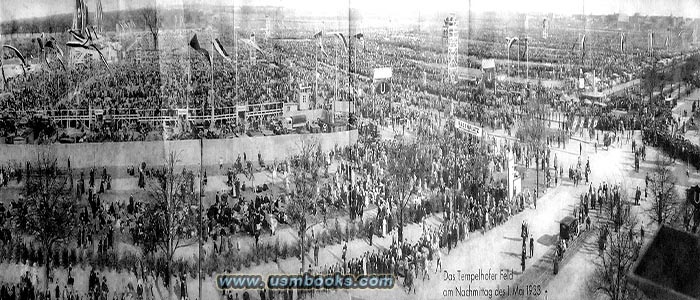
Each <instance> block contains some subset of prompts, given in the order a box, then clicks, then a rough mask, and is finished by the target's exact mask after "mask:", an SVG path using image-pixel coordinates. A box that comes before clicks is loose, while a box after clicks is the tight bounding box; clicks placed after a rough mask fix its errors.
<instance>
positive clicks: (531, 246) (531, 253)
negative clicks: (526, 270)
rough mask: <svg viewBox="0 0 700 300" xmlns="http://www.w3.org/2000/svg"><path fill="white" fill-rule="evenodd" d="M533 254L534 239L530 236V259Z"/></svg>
mask: <svg viewBox="0 0 700 300" xmlns="http://www.w3.org/2000/svg"><path fill="white" fill-rule="evenodd" d="M534 252H535V238H534V237H533V236H532V234H530V258H532V256H534Z"/></svg>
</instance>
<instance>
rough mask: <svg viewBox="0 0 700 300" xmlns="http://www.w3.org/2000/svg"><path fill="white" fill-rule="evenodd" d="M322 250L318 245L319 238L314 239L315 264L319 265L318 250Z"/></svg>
mask: <svg viewBox="0 0 700 300" xmlns="http://www.w3.org/2000/svg"><path fill="white" fill-rule="evenodd" d="M319 251H320V249H319V246H318V240H316V241H314V264H315V265H316V266H317V267H318V252H319Z"/></svg>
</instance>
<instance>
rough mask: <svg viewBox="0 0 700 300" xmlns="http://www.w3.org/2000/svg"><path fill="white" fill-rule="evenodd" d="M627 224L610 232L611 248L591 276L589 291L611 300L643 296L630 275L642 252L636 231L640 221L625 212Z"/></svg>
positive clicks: (608, 239)
mask: <svg viewBox="0 0 700 300" xmlns="http://www.w3.org/2000/svg"><path fill="white" fill-rule="evenodd" d="M623 223H624V225H623V227H622V228H624V230H620V231H618V232H615V233H610V234H609V235H608V237H607V240H606V243H607V247H606V248H605V250H604V251H603V253H602V255H601V256H600V257H599V258H598V262H597V264H596V269H595V271H594V272H593V274H592V275H591V277H590V278H589V279H588V282H587V284H588V290H589V291H590V292H592V293H593V294H598V295H604V296H605V297H606V298H608V299H611V300H632V299H641V294H640V293H639V291H638V290H636V289H635V288H633V287H632V285H631V284H628V278H627V274H628V273H629V271H630V268H631V267H632V264H634V261H635V260H636V259H637V256H638V255H639V247H640V242H639V241H638V240H637V235H636V234H635V231H634V230H635V228H636V226H637V221H636V220H635V219H634V218H633V217H632V216H630V215H629V214H627V213H625V214H623ZM591 298H594V297H591Z"/></svg>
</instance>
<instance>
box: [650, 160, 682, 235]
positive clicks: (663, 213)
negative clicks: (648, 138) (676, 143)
mask: <svg viewBox="0 0 700 300" xmlns="http://www.w3.org/2000/svg"><path fill="white" fill-rule="evenodd" d="M671 165H672V163H671V162H670V161H669V160H666V159H663V158H661V157H660V156H657V158H656V163H655V165H654V170H653V171H652V174H651V176H650V177H651V178H650V180H649V188H650V190H651V196H652V202H651V207H650V208H649V209H648V211H647V212H648V214H649V217H651V219H652V220H654V221H655V222H657V223H658V224H659V225H661V224H663V223H665V222H666V221H667V220H668V218H669V217H671V216H672V215H673V213H674V212H675V211H676V208H677V207H678V205H679V196H678V192H677V191H676V182H677V179H676V176H675V175H673V170H672V169H671Z"/></svg>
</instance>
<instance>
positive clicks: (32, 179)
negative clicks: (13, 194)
mask: <svg viewBox="0 0 700 300" xmlns="http://www.w3.org/2000/svg"><path fill="white" fill-rule="evenodd" d="M27 170H28V173H27V179H26V182H25V185H24V192H23V195H24V198H25V199H24V200H22V201H19V202H18V203H19V205H20V206H19V207H15V209H14V210H13V215H12V217H13V221H14V225H15V228H17V229H18V230H19V231H20V232H22V233H25V234H28V235H31V236H33V237H34V238H35V239H36V240H37V241H38V242H39V243H40V244H41V248H42V251H43V254H44V257H43V259H44V263H45V264H46V267H45V268H44V271H45V272H44V275H46V278H48V276H49V271H50V269H51V261H50V259H51V254H50V253H51V252H52V249H53V246H55V245H60V244H61V243H63V242H66V241H67V240H68V239H69V238H70V237H71V235H72V233H73V229H74V227H75V226H76V224H77V223H76V219H77V218H76V216H77V210H76V207H75V202H74V199H72V198H71V181H70V174H69V172H68V171H66V170H62V169H60V168H59V167H58V163H57V160H56V158H54V157H53V156H52V155H50V154H48V153H40V154H38V156H37V160H36V161H33V162H31V163H28V165H27ZM47 288H48V280H47V281H44V289H47Z"/></svg>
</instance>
